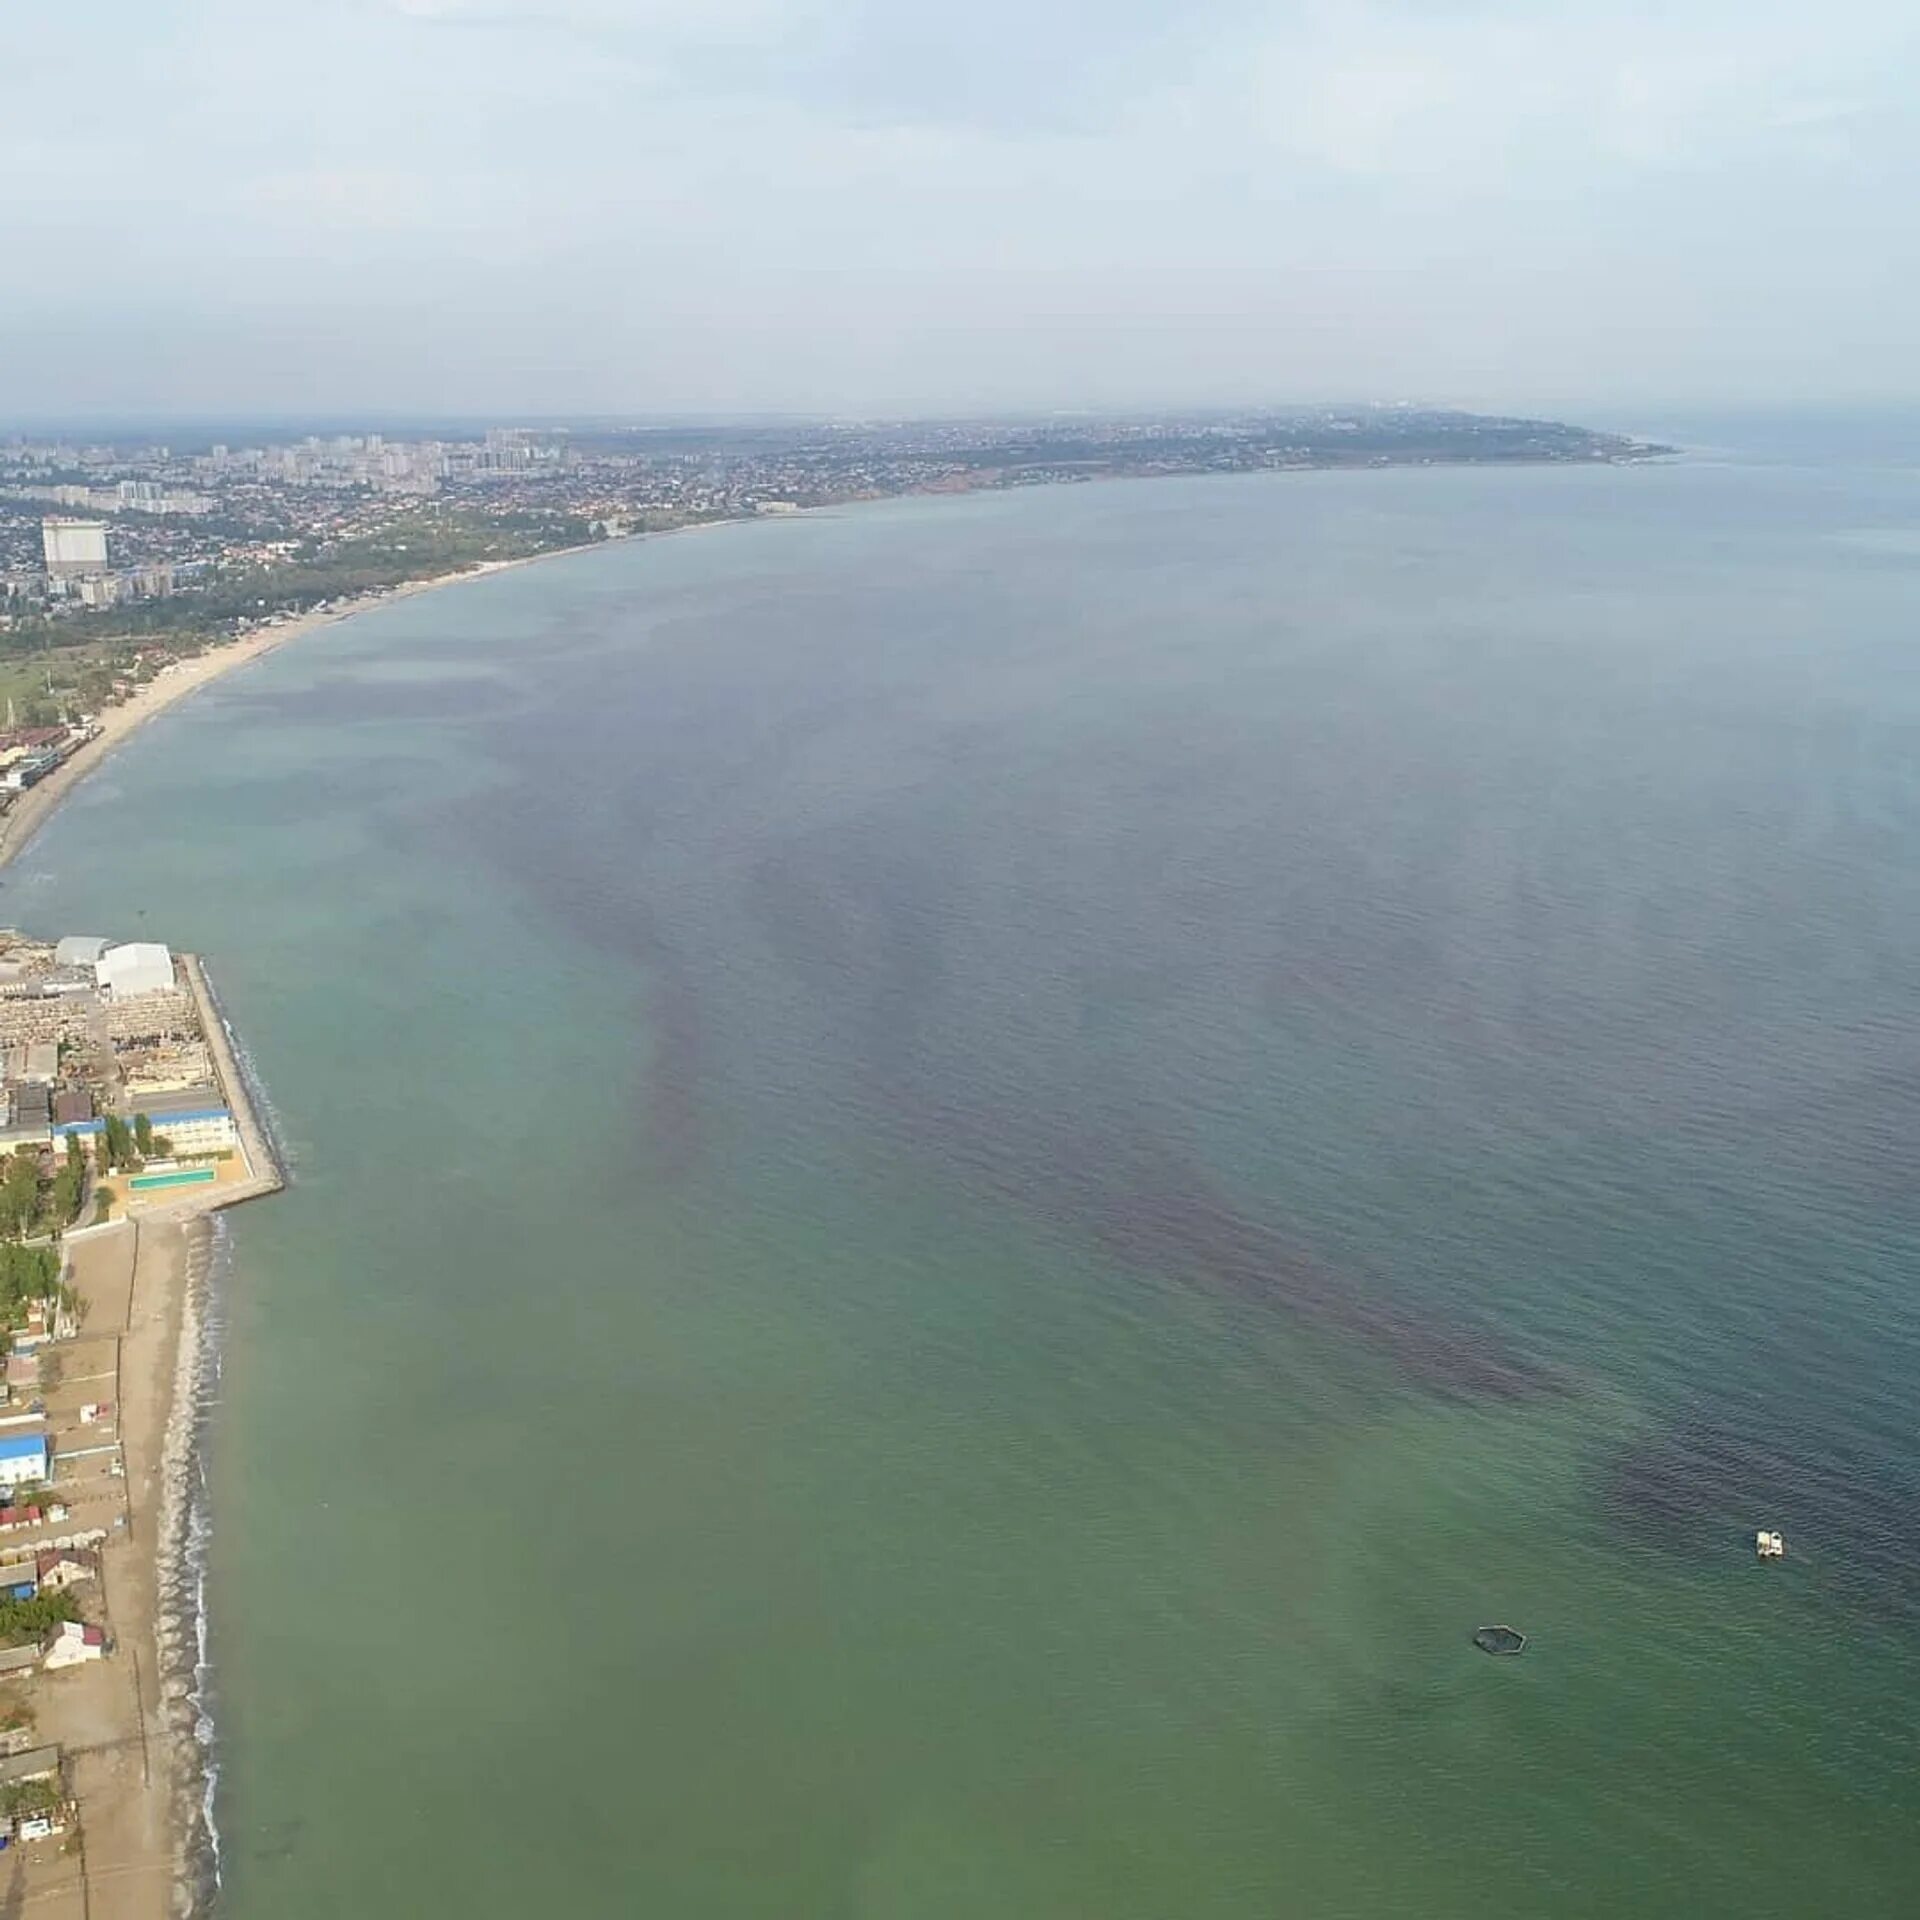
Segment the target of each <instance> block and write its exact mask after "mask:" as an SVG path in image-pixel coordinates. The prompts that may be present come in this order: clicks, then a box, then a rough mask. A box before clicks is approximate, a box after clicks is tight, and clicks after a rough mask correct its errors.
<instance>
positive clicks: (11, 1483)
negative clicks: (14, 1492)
mask: <svg viewBox="0 0 1920 1920" xmlns="http://www.w3.org/2000/svg"><path fill="white" fill-rule="evenodd" d="M8 1377H9V1378H11V1377H12V1361H11V1359H9V1361H8ZM52 1475H53V1454H52V1449H51V1446H50V1444H49V1442H48V1438H47V1436H46V1434H44V1433H0V1487H24V1486H36V1487H37V1486H44V1485H45V1484H46V1482H47V1481H48V1480H49V1479H51V1478H52Z"/></svg>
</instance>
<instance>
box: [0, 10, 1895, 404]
mask: <svg viewBox="0 0 1920 1920" xmlns="http://www.w3.org/2000/svg"><path fill="white" fill-rule="evenodd" d="M99 13H100V18H99V23H98V24H99V29H100V32H101V33H103V34H105V35H107V36H108V37H109V38H110V40H111V42H112V44H113V46H114V48H115V58H114V59H113V60H112V61H110V62H104V63H103V62H100V61H97V60H88V61H86V62H85V64H84V70H82V69H81V68H80V67H79V65H78V64H77V63H78V62H80V60H81V58H82V56H81V52H80V50H79V49H78V47H77V43H75V42H73V41H72V40H71V38H70V36H68V35H67V34H66V33H65V31H64V30H63V29H62V28H61V27H60V26H59V23H58V21H57V20H55V19H54V18H53V17H52V16H50V15H48V14H46V13H44V12H43V11H42V10H40V9H36V8H13V9H5V10H0V70H5V71H7V72H8V73H10V74H23V75H25V76H27V79H28V83H27V84H25V85H22V86H19V87H17V88H15V89H14V90H13V91H12V92H11V93H10V95H9V104H8V111H7V113H6V114H5V115H0V167H4V168H5V169H6V170H7V173H8V177H10V178H14V179H19V180H31V181H33V182H34V183H35V191H34V192H32V193H21V194H16V195H12V196H7V197H5V198H4V199H3V200H0V248H4V249H6V257H8V258H12V259H16V260H31V261H33V262H34V271H33V273H32V274H31V275H21V276H16V281H17V282H18V283H19V284H16V286H14V287H12V288H10V289H9V298H8V300H7V302H6V303H4V305H0V406H3V405H4V404H5V403H6V398H7V393H8V388H7V386H6V384H5V383H6V381H7V380H8V378H9V377H10V374H12V370H13V369H17V368H19V367H21V366H25V365H32V366H33V367H34V368H35V369H36V376H35V385H36V388H38V387H40V386H41V385H43V380H44V377H47V376H50V373H51V371H52V370H55V369H57V368H59V367H60V366H63V365H64V366H66V367H67V369H68V371H67V373H66V375H65V376H64V377H65V378H66V379H67V380H68V381H69V383H70V389H71V390H72V391H73V392H75V393H76V394H79V393H82V392H84V390H85V385H86V382H87V381H88V380H90V379H95V378H97V377H98V360H97V356H95V357H92V358H91V359H89V358H88V357H87V356H82V355H80V354H78V353H77V352H76V351H72V350H71V349H70V348H69V347H68V346H66V345H65V344H63V343H64V342H66V341H68V340H70V339H72V338H75V337H76V332H75V320H76V316H77V314H78V312H79V310H80V307H81V306H82V304H83V303H84V304H85V305H86V306H87V308H88V309H89V310H93V309H96V308H103V309H107V310H112V311H116V312H120V313H124V314H127V315H129V316H135V317H136V321H135V323H134V324H131V325H129V327H128V328H127V329H125V336H126V340H127V343H128V344H127V346H126V348H125V351H126V352H127V353H129V354H132V353H133V352H135V351H136V348H135V345H134V342H136V341H137V339H138V337H139V334H140V328H139V326H138V324H137V316H139V315H141V314H143V313H153V314H156V315H157V314H160V313H163V312H164V313H166V314H170V315H173V316H176V319H177V326H175V330H174V332H173V334H172V335H171V336H170V337H171V338H173V340H174V342H175V344H174V347H173V348H172V349H171V350H170V353H169V356H168V359H167V365H168V366H169V367H171V368H173V369H176V370H177V369H179V368H182V367H185V366H188V365H189V364H191V362H192V354H191V351H190V349H189V348H188V347H184V346H182V345H181V344H180V343H181V342H182V341H188V342H190V340H191V338H192V331H193V327H192V322H193V317H194V316H195V315H198V316H199V320H200V324H201V325H202V326H203V327H204V329H205V331H206V334H207V338H208V341H209V346H208V348H207V350H206V354H205V366H204V377H205V379H206V380H207V382H208V383H209V384H210V385H216V386H217V384H218V382H219V380H220V379H221V378H222V377H224V373H225V371H226V370H230V369H232V368H233V367H234V366H235V365H236V364H237V362H236V360H235V357H234V355H233V353H232V351H231V346H230V334H231V328H232V325H233V322H232V318H231V305H230V300H229V297H228V294H227V290H228V289H231V288H234V287H241V288H244V289H245V297H246V300H247V302H248V313H249V321H248V324H249V325H250V326H252V327H255V328H256V329H257V328H258V327H260V326H263V325H265V326H271V325H274V324H281V325H284V327H285V328H286V330H287V332H288V336H289V337H295V336H297V337H298V338H299V339H300V340H301V341H302V343H303V345H302V351H303V352H306V351H308V346H309V343H310V331H309V328H308V325H307V318H306V317H307V316H309V315H311V314H313V313H315V312H318V311H322V310H324V311H326V312H328V313H330V314H334V315H336V316H337V317H338V320H339V326H338V327H337V328H335V329H334V331H335V332H336V333H344V332H345V331H347V330H353V331H354V333H355V346H354V350H353V352H352V353H351V355H349V354H348V352H347V350H346V348H345V346H344V345H342V346H340V347H339V348H337V349H328V350H326V351H322V352H321V353H320V356H319V358H318V359H317V360H316V361H315V363H314V365H313V368H312V370H311V378H312V379H313V380H314V381H323V380H325V379H328V378H332V379H334V380H337V382H338V383H339V386H340V393H339V396H338V397H339V399H340V401H341V403H342V404H347V403H350V402H351V400H352V396H353V392H354V391H357V390H359V388H360V387H362V386H364V385H365V384H366V383H367V382H368V381H369V380H370V379H371V378H372V375H373V374H374V373H375V372H377V371H378V370H379V369H382V368H384V369H385V372H384V373H383V374H381V375H380V378H379V380H378V381H375V382H374V384H382V383H384V384H385V385H387V386H389V387H390V388H391V389H393V390H394V391H395V392H396V393H397V392H403V391H404V390H405V389H406V388H407V387H408V385H409V383H417V382H420V381H422V380H424V379H427V378H428V377H429V375H430V376H431V378H432V379H433V380H434V381H436V382H453V383H455V384H458V383H459V382H460V381H462V380H465V381H466V382H468V383H469V387H470V390H469V391H467V392H466V394H465V403H466V404H470V405H471V404H484V402H485V395H486V391H487V390H488V385H489V383H490V382H492V381H494V380H496V379H497V378H499V377H500V358H499V354H500V351H501V349H500V348H499V344H498V343H499V342H501V341H503V340H506V339H508V338H511V339H514V340H517V341H519V342H520V343H521V345H520V347H519V348H517V349H516V350H515V353H514V354H513V355H512V356H510V358H511V360H512V363H513V364H522V363H525V362H527V361H529V360H532V359H537V358H539V359H544V360H545V361H547V362H551V361H553V360H555V359H556V358H557V357H560V356H563V355H566V354H572V355H574V356H576V357H577V359H578V361H579V363H580V375H579V377H580V380H581V382H582V384H583V386H591V385H592V383H593V381H594V379H595V378H596V377H600V378H602V381H603V388H602V391H603V394H604V398H603V402H602V403H603V404H607V405H615V404H645V403H647V402H648V401H649V400H650V399H651V398H655V397H658V398H659V399H661V400H663V401H664V400H667V399H675V398H678V399H681V400H685V401H689V402H694V403H697V404H713V403H723V402H724V401H725V400H726V399H727V397H728V396H729V395H734V396H738V397H739V399H740V400H741V402H742V403H743V404H745V403H747V402H748V401H749V400H750V401H751V403H752V404H756V405H757V404H788V405H804V404H808V403H809V402H810V401H819V402H822V403H825V402H826V401H827V400H829V399H831V400H832V401H833V402H834V403H836V404H838V403H840V402H842V401H845V400H848V399H851V400H852V401H853V402H854V403H856V404H859V403H860V402H861V394H862V383H863V381H864V380H867V379H869V378H871V379H872V380H873V381H874V384H875V387H876V394H877V389H878V386H879V384H880V381H879V375H878V372H877V371H876V370H878V369H881V368H884V369H885V386H886V389H887V393H888V394H889V395H892V396H900V395H905V394H908V393H912V394H915V395H917V396H918V397H919V398H921V399H923V400H925V401H926V402H928V403H930V404H941V403H942V397H943V396H949V395H950V396H954V397H956V398H957V397H960V396H963V395H964V396H967V397H969V398H972V399H978V400H986V399H990V398H991V397H992V396H993V395H994V394H995V393H999V394H1002V395H1004V396H1006V397H1008V398H1009V399H1011V398H1014V397H1016V396H1017V397H1020V398H1021V399H1023V400H1024V399H1035V398H1045V397H1046V396H1047V395H1048V394H1050V393H1052V394H1056V395H1058V396H1059V397H1061V398H1063V399H1071V398H1072V397H1073V395H1074V393H1076V392H1081V391H1089V390H1093V389H1096V388H1097V389H1098V390H1099V392H1100V393H1101V395H1102V396H1103V397H1108V398H1110V397H1113V396H1114V395H1116V394H1118V393H1121V392H1125V391H1128V390H1133V389H1136V388H1137V389H1138V391H1139V396H1140V397H1141V398H1142V399H1158V398H1162V397H1168V398H1178V397H1180V396H1181V395H1182V394H1184V393H1194V392H1199V391H1201V390H1202V389H1205V390H1206V391H1208V392H1211V393H1218V392H1221V391H1224V390H1227V389H1232V390H1236V391H1239V392H1242V393H1263V392H1264V393H1279V394H1286V393H1289V392H1295V393H1302V392H1313V391H1341V390H1345V391H1348V392H1351V391H1354V390H1357V389H1358V390H1369V391H1371V390H1376V389H1378V388H1381V387H1384V386H1389V385H1390V386H1392V387H1393V388H1395V389H1397V390H1402V391H1414V392H1418V391H1426V392H1442V393H1446V392H1459V391H1461V390H1462V389H1463V388H1464V387H1466V386H1468V385H1469V384H1471V385H1472V386H1473V387H1474V389H1475V390H1476V391H1481V392H1484V391H1485V387H1484V384H1483V382H1484V379H1485V378H1486V377H1489V376H1491V377H1493V378H1497V379H1498V380H1500V381H1502V382H1504V383H1507V386H1508V397H1511V398H1513V399H1514V400H1516V401H1518V400H1520V399H1523V398H1524V397H1525V395H1526V393H1527V391H1529V390H1534V389H1539V388H1541V387H1547V386H1558V387H1560V388H1562V389H1564V388H1566V387H1568V386H1573V385H1576V384H1581V383H1586V382H1591V383H1592V384H1593V385H1595V386H1599V387H1604V388H1625V387H1628V386H1638V387H1640V388H1646V387H1649V386H1654V385H1662V386H1685V385H1686V384H1688V383H1689V382H1692V381H1696V380H1701V379H1719V378H1722V377H1723V374H1724V370H1725V369H1728V368H1731V367H1734V366H1736V365H1741V364H1743V356H1744V357H1745V360H1746V361H1750V362H1751V365H1752V368H1753V371H1751V372H1743V374H1742V376H1741V377H1743V378H1749V377H1750V378H1753V379H1756V380H1757V379H1760V378H1761V377H1762V374H1761V373H1760V371H1758V369H1760V368H1761V367H1762V366H1764V367H1766V368H1768V369H1771V371H1770V372H1769V373H1767V374H1766V375H1765V377H1766V378H1769V379H1772V380H1774V381H1792V382H1793V383H1794V384H1796V385H1798V386H1801V387H1805V386H1807V385H1808V384H1809V383H1814V384H1817V383H1818V382H1819V380H1820V379H1821V377H1822V372H1823V369H1824V368H1827V367H1844V370H1845V371H1846V373H1847V375H1848V377H1849V378H1860V379H1864V378H1867V377H1869V375H1871V377H1874V378H1876V379H1879V380H1881V381H1883V382H1886V383H1889V384H1892V383H1895V382H1898V381H1902V380H1906V379H1908V378H1909V377H1910V376H1908V375H1907V373H1906V365H1907V360H1908V357H1909V355H1908V351H1907V348H1906V346H1905V344H1904V342H1905V339H1906V337H1907V336H1908V335H1910V334H1911V332H1912V330H1913V328H1914V325H1915V324H1916V323H1917V322H1920V238H1917V237H1916V236H1914V235H1913V234H1912V233H1910V232H1909V225H1910V223H1901V222H1896V221H1892V220H1890V219H1889V218H1888V217H1887V216H1886V214H1885V212H1884V209H1885V208H1886V207H1888V206H1891V205H1896V204H1900V203H1901V201H1902V199H1903V197H1904V196H1905V194H1906V193H1907V190H1908V183H1909V182H1910V180H1911V177H1912V175H1913V173H1914V171H1915V169H1916V166H1920V132H1917V131H1916V128H1915V126H1914V123H1913V120H1912V116H1911V113H1910V105H1911V100H1912V97H1913V95H1914V91H1915V88H1916V86H1917V85H1920V45H1917V43H1916V35H1917V34H1920V17H1917V16H1914V15H1913V14H1912V12H1911V10H1910V9H1909V8H1908V7H1907V6H1906V5H1905V4H1904V0H1829V4H1827V5H1825V6H1824V7H1823V8H1822V9H1820V10H1819V11H1818V12H1817V13H1814V12H1806V11H1803V10H1801V9H1798V8H1791V7H1786V6H1782V5H1773V4H1767V3H1766V0H1746V3H1745V4H1736V0H1674V4H1670V5H1666V6H1655V5H1652V4H1646V3H1643V0H1563V3H1562V4H1560V5H1558V6H1555V7H1552V8H1547V7H1542V6H1539V5H1537V4H1534V3H1533V0H1526V4H1521V0H1418V4H1415V0H1297V3H1296V4H1285V5H1274V4H1265V3H1263V0H1186V4H1184V5H1181V6H1178V7H1175V6H1170V5H1168V4H1166V3H1165V0H1052V3H1051V4H1049V5H1046V6H1035V5H1033V4H1032V3H1031V0H971V3H970V4H966V5H958V4H953V5H931V4H926V3H925V0H916V3H914V4H904V3H903V0H274V4H273V5H272V6H261V5H259V4H258V3H257V0H178V3H177V4H175V5H173V6H169V7H167V8H155V7H152V6H151V5H143V4H136V3H135V0H99ZM1762 310H1764V311H1765V313H1766V315H1767V322H1766V324H1765V325H1764V326H1762V325H1761V324H1760V323H1759V321H1758V319H1757V318H1756V316H1757V315H1758V314H1759V313H1760V312H1761V311H1762ZM429 311H431V312H434V313H437V314H439V315H440V316H442V318H441V319H440V321H439V322H438V324H437V326H436V327H435V328H434V329H432V331H433V333H434V337H435V341H436V354H437V358H436V361H435V364H434V365H433V367H432V368H431V369H427V368H423V366H422V364H421V361H420V359H419V357H418V356H419V346H418V342H419V340H420V338H421V334H422V328H421V326H420V324H419V320H418V316H419V315H420V314H421V313H423V312H429ZM276 316H278V320H277V321H276ZM543 339H544V340H546V341H547V342H548V345H547V347H546V348H545V349H544V350H540V349H537V343H538V342H540V341H542V340H543ZM222 341H227V343H228V344H226V345H222V344H220V343H221V342H222ZM636 343H641V344H642V346H643V350H641V351H636ZM1496 349H1497V350H1496ZM329 352H331V354H332V359H331V361H330V362H329V360H328V357H327V356H328V353H329ZM328 364H331V365H332V366H333V367H334V368H335V372H334V373H333V374H331V375H329V374H327V372H326V367H327V365H328ZM263 365H264V363H263ZM596 369H599V370H603V371H602V373H601V374H600V375H599V376H596ZM635 369H640V370H641V371H638V372H636V371H635ZM669 369H670V372H669V371H668V370H669ZM614 370H617V371H614ZM649 370H650V371H649ZM13 377H14V378H16V379H17V378H18V377H19V376H18V375H17V374H15V375H13ZM261 377H262V378H263V379H264V378H266V377H267V376H266V374H265V373H264V372H263V373H262V375H261ZM656 387H658V388H659V389H660V392H659V393H658V395H657V396H656V393H655V388H656ZM1490 397H1495V398H1498V397H1500V395H1499V394H1497V393H1496V394H1494V395H1492V396H1490Z"/></svg>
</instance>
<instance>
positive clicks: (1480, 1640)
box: [1473, 1627, 1527, 1653]
mask: <svg viewBox="0 0 1920 1920" xmlns="http://www.w3.org/2000/svg"><path fill="white" fill-rule="evenodd" d="M1473 1644H1474V1645H1475V1646H1476V1647H1478V1648H1479V1649H1480V1651H1481V1652H1482V1653H1524V1652H1526V1650H1527V1636H1526V1635H1525V1634H1524V1633H1522V1632H1521V1631H1520V1629H1519V1628H1518V1627H1482V1628H1481V1629H1480V1631H1479V1632H1478V1633H1476V1634H1475V1635H1474V1636H1473Z"/></svg>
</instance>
